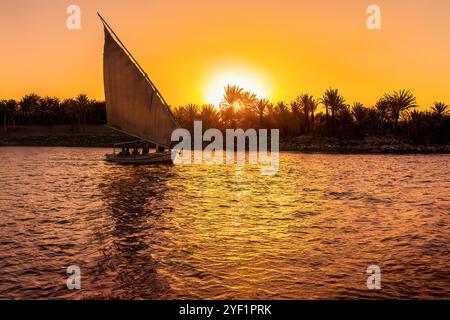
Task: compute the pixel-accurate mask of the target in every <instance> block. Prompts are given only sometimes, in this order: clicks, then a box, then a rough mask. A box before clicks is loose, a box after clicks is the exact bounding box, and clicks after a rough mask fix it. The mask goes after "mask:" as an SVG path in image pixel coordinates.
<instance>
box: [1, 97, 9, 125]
mask: <svg viewBox="0 0 450 320" xmlns="http://www.w3.org/2000/svg"><path fill="white" fill-rule="evenodd" d="M0 113H2V114H3V130H4V131H5V132H7V131H8V109H7V107H6V100H0Z"/></svg>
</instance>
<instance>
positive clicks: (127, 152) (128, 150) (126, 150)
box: [117, 143, 165, 157]
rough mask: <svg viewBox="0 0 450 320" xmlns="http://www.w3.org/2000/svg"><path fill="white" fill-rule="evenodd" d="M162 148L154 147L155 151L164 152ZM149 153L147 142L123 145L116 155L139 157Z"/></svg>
mask: <svg viewBox="0 0 450 320" xmlns="http://www.w3.org/2000/svg"><path fill="white" fill-rule="evenodd" d="M164 150H165V149H164V148H161V147H156V152H164ZM149 154H150V148H149V146H148V144H147V143H145V144H143V145H142V146H139V145H138V144H134V145H132V146H123V147H122V151H120V152H119V153H118V154H117V156H118V157H139V156H146V155H149Z"/></svg>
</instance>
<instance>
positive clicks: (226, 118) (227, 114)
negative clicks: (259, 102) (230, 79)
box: [220, 85, 244, 128]
mask: <svg viewBox="0 0 450 320" xmlns="http://www.w3.org/2000/svg"><path fill="white" fill-rule="evenodd" d="M243 93H244V90H243V89H242V88H240V87H238V86H231V85H227V86H226V87H225V93H224V95H223V99H222V101H221V102H220V115H221V119H222V122H223V124H224V126H225V127H226V128H235V127H236V112H235V111H236V109H239V108H240V106H241V102H242V95H243Z"/></svg>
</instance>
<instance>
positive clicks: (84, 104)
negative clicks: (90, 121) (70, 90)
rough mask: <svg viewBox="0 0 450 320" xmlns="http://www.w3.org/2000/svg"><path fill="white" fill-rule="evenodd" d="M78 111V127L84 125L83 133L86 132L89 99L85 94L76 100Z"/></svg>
mask: <svg viewBox="0 0 450 320" xmlns="http://www.w3.org/2000/svg"><path fill="white" fill-rule="evenodd" d="M75 102H76V106H77V109H78V110H77V111H78V127H80V122H81V123H82V124H83V132H84V131H86V113H87V112H88V105H89V98H88V96H87V95H85V94H83V93H82V94H80V95H78V96H77V97H76V98H75Z"/></svg>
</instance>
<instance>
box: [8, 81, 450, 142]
mask: <svg viewBox="0 0 450 320" xmlns="http://www.w3.org/2000/svg"><path fill="white" fill-rule="evenodd" d="M171 109H172V112H173V114H174V116H175V118H176V119H177V120H178V123H179V124H180V126H181V127H183V128H186V129H189V130H191V131H192V130H193V122H194V121H196V120H199V121H202V122H203V129H204V130H207V129H209V128H218V129H221V130H226V129H236V128H242V129H244V130H246V129H249V128H254V129H261V128H264V129H279V130H280V137H281V138H282V140H289V139H292V138H295V137H299V136H310V137H318V138H320V137H333V138H336V139H362V138H364V137H369V136H383V137H395V138H399V139H405V140H407V141H409V142H410V143H413V144H424V145H426V144H447V143H449V142H450V107H449V105H448V104H446V103H444V102H440V101H437V102H435V103H434V104H433V105H432V106H428V108H420V110H419V106H418V105H417V102H416V97H415V96H414V95H413V93H412V92H411V91H409V90H399V91H394V92H392V93H387V94H385V95H384V96H383V97H381V98H380V99H379V100H378V101H377V102H376V104H375V105H373V106H365V105H363V104H362V103H360V102H353V103H348V101H347V100H346V99H345V98H344V96H343V95H342V94H341V93H340V92H339V90H338V89H332V88H330V89H328V90H326V91H325V92H324V93H323V95H322V97H313V96H312V95H310V94H308V93H303V94H300V95H299V96H298V97H297V98H296V99H295V100H293V101H290V102H284V101H280V102H277V103H273V102H271V101H269V100H267V99H260V98H258V97H257V96H256V95H255V94H254V93H252V92H249V91H246V90H244V89H242V88H240V87H238V86H231V85H229V86H227V87H226V88H225V93H224V96H223V98H222V101H221V103H220V105H219V106H215V105H212V104H205V105H202V106H199V105H196V104H192V103H191V104H187V105H183V106H179V107H172V108H171ZM0 119H1V121H2V127H3V131H5V132H7V131H14V130H20V128H19V126H29V125H40V126H50V127H51V126H53V125H70V129H71V130H72V131H78V132H83V131H84V130H85V128H86V125H87V124H91V125H92V124H104V123H105V122H106V107H105V103H104V102H102V101H96V100H92V99H89V98H88V96H87V95H85V94H80V95H78V96H77V97H75V98H73V99H65V100H60V99H58V98H55V97H40V96H39V95H37V94H28V95H26V96H24V97H23V98H22V99H21V100H19V101H16V100H13V99H10V100H1V101H0Z"/></svg>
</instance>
